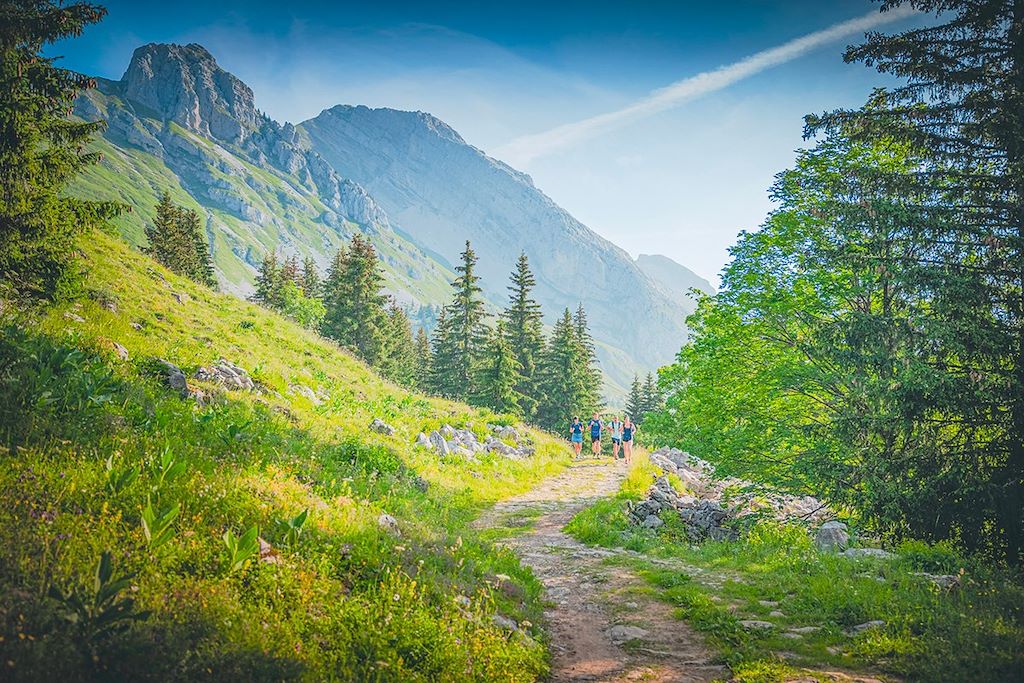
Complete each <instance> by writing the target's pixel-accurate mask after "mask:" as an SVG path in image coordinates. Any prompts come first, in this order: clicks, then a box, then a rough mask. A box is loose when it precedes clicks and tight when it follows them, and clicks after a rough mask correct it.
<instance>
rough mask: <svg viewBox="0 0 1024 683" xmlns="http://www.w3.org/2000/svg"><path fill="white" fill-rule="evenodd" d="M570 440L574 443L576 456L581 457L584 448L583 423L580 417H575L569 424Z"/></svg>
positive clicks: (573, 447)
mask: <svg viewBox="0 0 1024 683" xmlns="http://www.w3.org/2000/svg"><path fill="white" fill-rule="evenodd" d="M569 441H570V442H571V443H572V449H573V450H574V451H576V457H577V458H579V457H580V451H582V450H583V423H582V422H580V418H578V417H574V418H573V419H572V423H571V424H570V425H569Z"/></svg>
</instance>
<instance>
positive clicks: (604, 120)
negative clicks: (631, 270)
mask: <svg viewBox="0 0 1024 683" xmlns="http://www.w3.org/2000/svg"><path fill="white" fill-rule="evenodd" d="M915 13H916V10H914V9H913V8H911V7H909V6H903V7H899V8H897V9H894V10H891V11H888V12H871V13H870V14H866V15H864V16H862V17H859V18H857V19H850V20H848V21H843V22H840V23H838V24H834V25H832V26H829V27H828V28H826V29H822V30H821V31H815V32H814V33H809V34H807V35H806V36H802V37H800V38H794V39H793V40H791V41H789V42H787V43H783V44H782V45H779V46H778V47H773V48H769V49H767V50H763V51H761V52H758V53H756V54H753V55H751V56H749V57H747V58H745V59H741V60H740V61H738V62H736V63H734V64H729V65H727V66H721V67H719V68H717V69H713V70H711V71H705V72H703V73H699V74H697V75H696V76H691V77H689V78H684V79H683V80H681V81H676V82H675V83H673V84H671V85H669V86H666V87H664V88H661V89H659V90H655V91H654V92H652V93H651V94H650V95H648V96H647V97H644V98H643V99H641V100H638V101H636V102H634V103H633V104H631V105H629V106H627V107H623V108H622V109H618V110H616V111H610V112H607V113H605V114H598V115H597V116H591V117H590V118H586V119H582V120H580V121H574V122H573V123H566V124H563V125H561V126H558V127H556V128H552V129H551V130H548V131H544V132H543V133H536V134H533V135H524V136H523V137H519V138H516V139H515V140H512V141H511V142H508V143H506V144H504V145H502V146H501V147H499V148H498V149H496V150H494V156H496V157H498V158H500V159H504V160H506V161H508V162H509V163H511V164H512V165H513V166H517V165H518V166H522V165H525V164H528V163H529V162H530V161H532V160H534V159H536V158H538V157H541V156H544V155H546V154H550V153H551V152H554V151H555V150H558V149H561V148H563V147H568V146H570V145H574V144H576V143H578V142H581V141H583V140H587V139H589V138H592V137H594V136H596V135H599V134H600V133H603V132H606V131H609V130H611V129H613V128H617V127H619V126H621V125H623V124H625V123H627V122H629V121H634V120H636V119H639V118H642V117H645V116H650V115H651V114H655V113H657V112H660V111H664V110H666V109H671V108H672V107H675V106H677V105H679V104H681V103H683V102H686V101H688V100H692V99H695V98H698V97H701V96H702V95H707V94H708V93H712V92H715V91H716V90H721V89H723V88H726V87H728V86H730V85H732V84H733V83H736V82H737V81H741V80H743V79H744V78H749V77H750V76H753V75H755V74H758V73H760V72H762V71H764V70H765V69H769V68H771V67H773V66H777V65H779V64H784V63H786V62H789V61H792V60H794V59H796V58H797V57H800V56H802V55H804V54H806V53H808V52H810V51H811V50H814V49H816V48H818V47H821V46H822V45H826V44H828V43H831V42H833V41H836V40H839V39H841V38H846V37H848V36H851V35H853V34H856V33H863V32H865V31H870V30H872V29H874V28H877V27H879V26H882V25H884V24H888V23H891V22H894V21H899V20H900V19H905V18H907V17H909V16H911V15H913V14H915Z"/></svg>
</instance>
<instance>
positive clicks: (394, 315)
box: [377, 301, 417, 388]
mask: <svg viewBox="0 0 1024 683" xmlns="http://www.w3.org/2000/svg"><path fill="white" fill-rule="evenodd" d="M384 338H385V342H384V346H383V350H382V353H381V358H380V360H379V361H378V364H377V366H378V368H379V370H380V373H381V374H382V375H384V376H385V377H387V378H388V379H390V380H391V381H393V382H395V383H397V384H401V385H402V386H404V387H410V388H412V387H415V386H416V376H417V368H416V363H417V348H416V342H415V341H414V340H413V336H412V325H411V324H410V323H409V316H407V315H406V314H405V311H403V310H402V308H401V307H400V306H399V305H398V304H397V303H395V302H394V301H392V302H391V303H390V304H389V305H388V309H387V319H386V325H385V328H384Z"/></svg>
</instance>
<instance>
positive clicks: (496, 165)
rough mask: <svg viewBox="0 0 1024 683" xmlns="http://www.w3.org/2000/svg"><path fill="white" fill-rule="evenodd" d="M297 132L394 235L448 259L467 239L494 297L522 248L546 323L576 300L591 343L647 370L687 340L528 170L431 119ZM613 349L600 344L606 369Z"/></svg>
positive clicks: (335, 121)
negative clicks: (378, 210)
mask: <svg viewBox="0 0 1024 683" xmlns="http://www.w3.org/2000/svg"><path fill="white" fill-rule="evenodd" d="M298 128H299V129H300V130H301V132H302V133H303V135H304V136H306V137H307V138H308V144H309V146H310V148H311V149H313V150H316V151H317V152H319V153H320V155H321V156H323V157H324V158H325V159H326V160H327V161H329V162H330V163H331V165H332V166H334V167H335V168H338V169H343V172H344V173H345V174H346V175H347V176H349V177H351V178H353V179H354V180H355V181H356V182H358V183H359V184H361V185H363V186H364V187H366V188H367V190H368V191H369V192H370V194H372V195H373V196H374V198H376V200H377V201H378V202H379V203H380V204H381V205H382V206H383V207H384V208H385V210H386V211H387V212H388V215H389V216H390V218H391V220H392V222H393V223H394V224H395V225H396V226H398V227H400V228H401V229H402V230H403V231H405V232H407V233H409V234H411V235H412V236H413V237H414V238H416V239H417V240H419V241H421V242H423V243H427V244H429V245H430V246H431V248H432V249H434V250H435V251H438V252H440V253H441V254H443V255H444V257H446V258H447V259H449V260H455V259H456V258H457V256H458V253H459V252H460V251H461V249H462V246H463V243H464V242H465V240H466V239H469V240H471V241H472V243H473V248H474V249H475V250H476V251H477V253H478V255H479V256H480V271H481V275H482V276H483V278H484V286H485V291H486V293H487V294H488V295H489V296H490V297H491V298H492V299H494V300H495V301H499V302H504V298H505V286H506V284H507V281H508V273H509V272H510V270H511V269H512V265H513V262H514V259H515V257H516V255H517V254H518V253H519V252H520V251H525V252H526V253H527V255H528V256H529V257H530V262H531V265H532V266H533V268H534V270H535V272H536V275H537V296H538V300H539V301H540V302H541V304H542V305H543V306H544V308H545V312H546V313H547V315H548V316H549V320H550V319H551V318H553V317H554V316H556V315H557V314H558V313H559V312H560V311H561V310H562V309H563V308H565V307H570V308H575V307H576V305H577V304H578V303H579V302H581V301H582V303H583V305H584V307H585V308H586V309H587V312H588V315H589V316H590V321H591V325H592V328H593V332H594V335H595V337H596V338H597V340H598V341H599V342H602V343H603V344H605V345H606V346H608V347H617V348H618V349H621V350H623V351H625V353H626V354H628V355H629V356H631V357H632V358H633V359H635V360H636V361H638V362H639V365H640V366H642V367H644V368H652V367H656V366H657V365H659V364H662V363H664V362H666V361H668V360H670V359H671V358H672V356H673V354H674V353H675V352H676V351H677V350H678V347H679V345H680V344H681V343H682V341H683V340H684V339H685V337H686V328H685V325H684V323H683V317H684V316H683V312H682V311H681V310H680V308H679V306H678V305H677V303H676V302H675V301H674V299H673V297H671V296H670V295H669V294H668V293H666V292H665V291H664V290H663V288H662V287H660V286H658V285H657V284H655V283H654V282H652V281H651V280H650V278H648V277H647V276H646V275H645V274H644V273H642V272H641V271H640V269H638V268H637V266H636V264H635V263H634V262H633V259H632V258H631V257H630V256H629V255H628V254H627V253H626V252H625V251H623V250H622V249H620V248H618V247H616V246H615V245H614V244H612V243H610V242H608V241H607V240H605V239H603V238H601V237H600V236H599V235H597V234H596V233H594V232H593V231H592V230H590V229H589V228H587V227H586V226H585V225H583V224H581V223H580V222H579V221H577V220H576V219H575V218H573V217H572V216H571V215H569V214H568V213H567V212H566V211H565V210H563V209H562V208H561V207H559V206H558V205H557V204H555V203H554V202H553V201H552V200H551V199H550V198H548V197H547V196H546V195H544V194H543V193H542V192H541V191H540V190H538V189H537V188H536V187H534V185H533V182H532V181H531V180H530V178H529V176H527V175H526V174H524V173H521V172H519V171H516V170H515V169H512V168H510V167H509V166H507V165H506V164H504V163H502V162H500V161H498V160H496V159H492V158H490V157H488V156H487V155H486V154H484V153H483V152H481V151H480V150H479V149H476V148H475V147H472V146H470V145H468V144H466V142H465V141H464V140H463V139H462V138H461V137H460V136H459V134H458V133H456V132H455V131H454V130H452V129H451V128H450V127H449V126H448V125H446V124H445V123H444V122H442V121H440V120H438V119H436V118H435V117H433V116H431V115H429V114H424V113H422V112H404V111H395V110H392V109H368V108H367V107H350V106H337V107H333V108H331V109H328V110H325V111H324V112H322V113H321V114H320V115H319V116H317V117H316V118H314V119H311V120H309V121H306V122H304V123H302V124H300V125H299V126H298ZM613 356H614V353H612V351H611V350H609V349H605V352H604V354H603V358H602V360H603V361H605V364H606V366H607V365H609V364H612V363H613ZM614 362H615V363H617V362H618V361H614ZM633 369H635V368H633ZM630 372H632V369H630V368H628V367H625V368H621V369H620V371H619V372H618V373H616V374H617V377H616V379H617V380H618V381H620V382H622V381H624V380H627V379H628V377H627V376H626V375H629V373H630Z"/></svg>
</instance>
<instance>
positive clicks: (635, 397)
mask: <svg viewBox="0 0 1024 683" xmlns="http://www.w3.org/2000/svg"><path fill="white" fill-rule="evenodd" d="M644 403H645V402H644V387H643V384H641V383H640V378H639V377H638V376H637V375H633V383H632V384H630V385H629V397H628V398H627V399H626V415H628V416H629V419H630V420H632V421H633V422H635V423H637V424H640V423H641V422H642V421H643V418H644Z"/></svg>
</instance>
